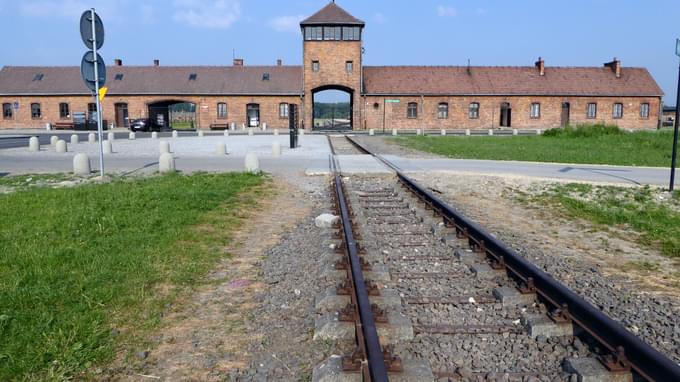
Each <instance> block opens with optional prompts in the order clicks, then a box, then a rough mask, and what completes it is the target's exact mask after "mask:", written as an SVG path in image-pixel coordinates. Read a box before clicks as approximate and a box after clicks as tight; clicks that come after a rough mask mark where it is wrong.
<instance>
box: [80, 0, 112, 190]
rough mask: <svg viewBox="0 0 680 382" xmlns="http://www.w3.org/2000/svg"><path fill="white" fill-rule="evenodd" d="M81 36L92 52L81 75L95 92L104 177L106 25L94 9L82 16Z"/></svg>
mask: <svg viewBox="0 0 680 382" xmlns="http://www.w3.org/2000/svg"><path fill="white" fill-rule="evenodd" d="M80 36H81V37H82V39H83V42H84V43H85V46H86V47H87V48H88V49H91V50H90V51H88V52H86V53H85V55H84V56H83V59H82V61H81V63H80V73H81V74H82V76H83V81H85V85H86V86H87V87H88V88H89V89H90V90H92V91H93V96H94V99H95V103H96V105H97V133H98V135H99V172H100V175H101V176H102V177H103V176H104V142H103V135H104V134H103V126H102V105H101V101H100V97H99V89H100V88H101V87H102V86H104V84H105V83H106V65H104V59H103V58H102V57H101V56H100V55H99V54H98V53H97V50H98V49H101V47H102V45H104V24H103V23H102V20H101V19H100V18H99V15H97V13H95V11H94V8H92V9H90V10H89V11H85V12H84V13H83V15H82V16H80Z"/></svg>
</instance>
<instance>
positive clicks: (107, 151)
mask: <svg viewBox="0 0 680 382" xmlns="http://www.w3.org/2000/svg"><path fill="white" fill-rule="evenodd" d="M102 146H103V147H104V154H113V144H111V141H109V140H108V139H107V140H105V141H104V142H102Z"/></svg>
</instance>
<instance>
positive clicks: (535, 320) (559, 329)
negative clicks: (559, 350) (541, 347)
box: [521, 314, 574, 338]
mask: <svg viewBox="0 0 680 382" xmlns="http://www.w3.org/2000/svg"><path fill="white" fill-rule="evenodd" d="M521 322H522V325H524V327H525V328H526V329H527V331H528V332H529V335H530V336H531V337H533V338H536V337H538V336H546V337H563V336H573V335H574V326H573V325H572V324H571V323H566V324H556V323H555V322H553V321H552V320H551V319H550V318H548V316H546V315H545V314H525V315H523V316H522V319H521Z"/></svg>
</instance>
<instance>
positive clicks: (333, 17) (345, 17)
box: [300, 2, 364, 26]
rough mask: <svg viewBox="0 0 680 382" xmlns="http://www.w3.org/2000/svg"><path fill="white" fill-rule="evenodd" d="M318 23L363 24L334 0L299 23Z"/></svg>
mask: <svg viewBox="0 0 680 382" xmlns="http://www.w3.org/2000/svg"><path fill="white" fill-rule="evenodd" d="M320 24H343V25H364V22H363V21H361V20H359V19H357V18H356V17H354V16H352V15H350V14H349V12H347V11H346V10H344V9H342V8H340V6H339V5H337V4H335V2H331V3H328V5H326V6H325V7H323V8H321V10H320V11H318V12H316V13H315V14H313V15H311V16H310V17H308V18H306V19H304V20H302V22H301V23H300V25H303V26H304V25H320Z"/></svg>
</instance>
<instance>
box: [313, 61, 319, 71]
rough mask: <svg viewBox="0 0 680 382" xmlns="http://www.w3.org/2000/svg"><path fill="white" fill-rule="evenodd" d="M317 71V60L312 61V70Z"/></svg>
mask: <svg viewBox="0 0 680 382" xmlns="http://www.w3.org/2000/svg"><path fill="white" fill-rule="evenodd" d="M318 71H319V61H316V60H314V61H312V72H318Z"/></svg>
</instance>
